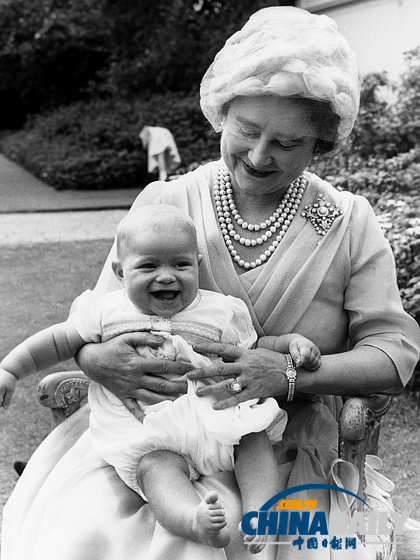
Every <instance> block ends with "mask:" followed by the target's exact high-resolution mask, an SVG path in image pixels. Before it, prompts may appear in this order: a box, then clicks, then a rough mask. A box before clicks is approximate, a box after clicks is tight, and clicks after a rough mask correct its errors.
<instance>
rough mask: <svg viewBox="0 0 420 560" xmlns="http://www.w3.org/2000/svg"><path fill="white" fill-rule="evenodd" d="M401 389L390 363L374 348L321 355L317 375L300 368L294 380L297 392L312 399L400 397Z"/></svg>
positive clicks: (364, 347)
mask: <svg viewBox="0 0 420 560" xmlns="http://www.w3.org/2000/svg"><path fill="white" fill-rule="evenodd" d="M402 389H403V385H402V383H401V380H400V378H399V375H398V372H397V370H396V367H395V365H394V363H393V361H392V360H391V359H390V358H389V356H388V355H387V354H385V352H383V351H382V350H379V349H378V348H375V347H373V346H360V347H359V348H355V349H353V350H350V351H348V352H343V353H341V354H332V355H323V356H322V365H321V367H320V368H319V369H318V370H317V371H314V372H311V371H307V370H305V369H302V368H299V370H298V375H297V379H296V391H299V392H301V393H308V394H313V395H316V394H318V395H322V394H325V395H369V394H373V393H379V392H387V393H399V392H401V390H402Z"/></svg>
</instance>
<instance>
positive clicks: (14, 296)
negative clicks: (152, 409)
mask: <svg viewBox="0 0 420 560" xmlns="http://www.w3.org/2000/svg"><path fill="white" fill-rule="evenodd" d="M110 245H111V242H110V241H88V242H72V243H55V244H39V245H34V246H18V247H14V248H12V247H5V246H3V247H1V250H0V267H1V271H2V272H1V276H0V334H1V337H0V356H3V355H4V354H5V353H6V352H7V351H9V350H10V349H11V348H12V347H13V346H15V345H16V344H17V343H18V342H20V341H21V340H23V339H24V338H26V337H27V336H29V335H30V334H32V333H34V332H36V331H38V330H40V329H41V328H44V327H46V326H48V325H50V324H52V323H54V322H57V321H61V320H64V319H65V318H66V316H67V312H68V309H69V306H70V303H71V301H72V300H73V298H74V297H75V296H76V295H77V294H79V293H80V292H81V291H83V290H84V289H86V288H90V287H93V286H94V284H95V281H96V278H97V276H98V274H99V271H100V269H101V267H102V264H103V262H104V260H105V257H106V255H107V253H108V250H109V248H110ZM73 367H74V364H73V363H70V362H69V363H66V364H65V369H72V368H73ZM62 369H64V367H63V366H60V367H58V368H55V371H59V370H62ZM51 371H52V370H51ZM43 375H45V373H42V374H38V375H36V376H34V377H32V378H27V379H25V380H23V381H22V382H21V383H20V384H19V386H18V389H17V391H16V394H15V398H14V403H13V404H12V406H11V408H10V409H9V411H8V412H4V411H3V410H0V441H1V444H0V449H1V454H0V481H1V484H0V509H2V506H3V505H4V503H5V501H6V499H7V497H8V496H9V494H10V492H11V490H12V489H13V486H14V484H15V482H16V480H17V475H16V474H15V473H14V471H13V467H12V464H13V461H14V460H15V459H16V458H18V459H23V460H25V459H27V458H29V456H30V455H31V453H32V452H33V450H34V449H35V448H36V446H37V445H38V444H39V442H40V441H42V439H43V438H44V437H45V436H46V435H47V433H48V432H49V427H50V418H49V412H48V411H47V410H46V409H44V408H43V407H42V406H41V405H39V404H38V402H37V400H36V396H35V394H36V386H37V384H38V381H39V379H40V378H41V377H42V376H43ZM419 426H420V422H419V409H418V408H416V406H415V405H414V404H413V402H412V401H410V400H409V399H408V398H407V397H399V398H397V399H396V400H395V403H394V405H393V407H392V408H391V410H390V411H389V412H388V414H387V416H386V418H385V420H384V421H383V424H382V436H381V448H380V451H381V452H380V454H381V456H382V458H383V459H384V467H383V469H382V472H383V474H385V475H386V476H389V477H390V478H391V479H392V480H393V481H394V482H395V484H396V488H395V493H394V503H395V506H396V508H397V509H398V510H400V511H401V510H408V511H410V512H411V515H412V517H415V518H416V519H418V520H420V506H419V504H420V446H419V440H420V437H419V436H420V431H419V430H420V427H419Z"/></svg>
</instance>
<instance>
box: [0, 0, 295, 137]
mask: <svg viewBox="0 0 420 560" xmlns="http://www.w3.org/2000/svg"><path fill="white" fill-rule="evenodd" d="M274 4H293V2H287V1H285V0H283V1H281V0H280V1H277V2H275V1H274V2H273V1H270V0H242V1H241V0H141V1H140V0H37V1H36V2H28V1H27V0H0V21H1V22H2V25H1V28H0V108H1V109H0V128H8V127H19V126H21V125H22V124H23V123H24V121H25V119H26V116H27V115H28V114H31V113H37V112H42V111H45V110H50V109H51V108H53V107H58V106H60V105H62V104H65V103H69V102H72V101H76V100H79V99H82V98H92V97H94V96H102V97H104V96H108V97H115V96H116V97H117V98H118V99H121V98H125V99H129V98H133V97H139V96H141V97H144V96H146V95H148V94H150V93H156V92H159V93H164V92H166V91H180V92H188V91H191V90H192V89H194V90H195V91H197V89H198V84H199V83H200V80H201V77H202V75H203V74H204V72H205V70H206V68H207V67H208V66H209V64H210V62H211V60H212V59H213V57H214V55H215V53H216V52H217V51H218V50H219V49H220V48H221V47H222V45H223V44H224V42H225V40H226V39H227V37H228V36H230V35H231V34H232V33H233V32H234V31H236V30H237V29H238V28H239V27H240V26H241V25H242V24H243V23H244V22H245V20H246V19H247V18H248V17H249V15H250V14H251V13H252V12H254V11H256V10H257V9H259V8H261V7H264V6H267V5H274Z"/></svg>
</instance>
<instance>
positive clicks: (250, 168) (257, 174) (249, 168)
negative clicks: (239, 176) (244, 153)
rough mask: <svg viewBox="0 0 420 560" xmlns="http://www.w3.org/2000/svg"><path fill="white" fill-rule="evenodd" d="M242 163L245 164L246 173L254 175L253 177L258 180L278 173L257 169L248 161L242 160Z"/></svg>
mask: <svg viewBox="0 0 420 560" xmlns="http://www.w3.org/2000/svg"><path fill="white" fill-rule="evenodd" d="M242 163H243V165H244V167H245V169H246V171H247V172H248V173H249V174H250V175H252V176H253V177H256V178H264V177H268V176H269V175H272V174H273V173H276V171H275V170H268V171H265V170H263V169H256V168H255V167H253V166H252V165H249V164H248V163H246V161H244V160H242Z"/></svg>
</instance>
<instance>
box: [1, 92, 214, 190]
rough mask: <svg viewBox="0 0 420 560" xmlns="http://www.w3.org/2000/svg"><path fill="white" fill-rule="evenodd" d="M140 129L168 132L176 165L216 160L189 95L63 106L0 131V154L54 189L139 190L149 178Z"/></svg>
mask: <svg viewBox="0 0 420 560" xmlns="http://www.w3.org/2000/svg"><path fill="white" fill-rule="evenodd" d="M145 125H149V126H163V127H166V128H169V129H170V131H171V132H172V134H173V135H174V138H175V141H176V144H177V147H178V149H179V152H180V156H181V159H182V164H181V165H182V166H185V167H186V166H188V165H190V164H191V163H193V162H200V161H202V160H203V154H206V158H207V159H212V158H214V157H218V154H219V137H218V135H216V134H215V133H214V132H212V130H211V128H210V125H209V124H208V123H207V121H206V120H205V119H204V117H203V115H202V113H201V109H200V105H199V100H198V97H197V95H192V94H191V95H182V96H180V95H179V94H168V95H165V96H163V95H155V96H151V97H150V98H148V99H145V100H138V101H134V102H129V101H117V102H116V101H113V100H94V101H90V102H89V103H83V102H77V103H74V104H71V105H68V106H63V107H60V108H59V109H57V110H55V111H53V112H51V113H48V114H45V115H38V116H36V117H33V118H32V119H31V120H29V121H28V123H27V124H26V126H25V127H24V129H22V130H20V131H17V132H11V133H6V134H5V133H3V134H2V135H1V137H0V151H1V152H2V153H4V154H5V155H6V156H7V157H8V158H10V159H12V160H13V161H16V162H17V163H19V164H21V165H22V166H23V167H25V168H26V169H27V170H29V171H31V172H32V173H33V174H34V175H36V176H37V177H39V178H41V179H42V180H43V181H45V182H46V183H48V184H49V185H51V186H52V187H54V188H56V189H109V188H141V187H143V186H144V185H146V184H147V183H149V182H150V181H151V180H153V179H154V178H155V177H154V176H151V175H149V174H148V172H147V152H146V150H144V149H143V146H142V143H141V141H140V139H139V132H140V130H141V129H142V128H143V126H145Z"/></svg>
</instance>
